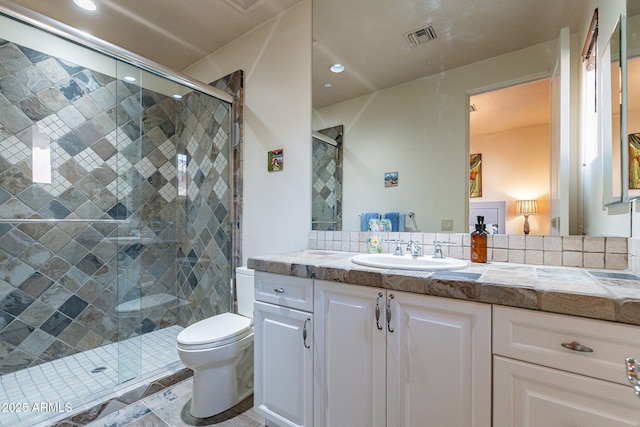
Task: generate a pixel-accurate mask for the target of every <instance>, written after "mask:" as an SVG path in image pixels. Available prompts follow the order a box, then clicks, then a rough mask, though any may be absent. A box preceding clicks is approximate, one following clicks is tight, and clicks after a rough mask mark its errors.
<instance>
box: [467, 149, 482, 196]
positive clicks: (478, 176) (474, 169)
mask: <svg viewBox="0 0 640 427" xmlns="http://www.w3.org/2000/svg"><path fill="white" fill-rule="evenodd" d="M469 157H470V158H469V197H482V154H471V155H470V156H469Z"/></svg>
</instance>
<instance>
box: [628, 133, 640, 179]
mask: <svg viewBox="0 0 640 427" xmlns="http://www.w3.org/2000/svg"><path fill="white" fill-rule="evenodd" d="M637 189H640V133H632V134H631V135H629V190H637Z"/></svg>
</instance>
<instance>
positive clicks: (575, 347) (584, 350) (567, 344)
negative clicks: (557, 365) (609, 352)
mask: <svg viewBox="0 0 640 427" xmlns="http://www.w3.org/2000/svg"><path fill="white" fill-rule="evenodd" d="M561 345H562V346H563V347H564V348H568V349H569V350H573V351H579V352H581V353H593V349H592V348H589V347H586V346H584V345H582V344H580V343H579V342H578V341H571V342H563V343H562V344H561Z"/></svg>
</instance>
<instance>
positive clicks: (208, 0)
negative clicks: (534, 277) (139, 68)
mask: <svg viewBox="0 0 640 427" xmlns="http://www.w3.org/2000/svg"><path fill="white" fill-rule="evenodd" d="M234 1H235V3H234ZM299 1H300V0H257V1H256V0H94V3H96V6H97V10H96V11H95V12H87V11H85V10H82V9H80V8H79V7H77V6H75V4H74V3H73V1H72V0H14V1H8V0H6V1H5V0H3V1H1V2H0V4H3V5H11V4H14V5H15V4H17V5H21V6H24V7H26V8H28V9H31V10H33V11H36V12H38V13H41V14H43V15H45V16H48V17H50V18H53V19H55V20H57V21H59V22H62V23H64V24H67V25H70V26H72V27H74V28H77V29H79V30H82V31H85V32H87V33H89V34H91V35H93V36H95V37H98V38H99V39H102V40H105V41H108V42H110V43H112V44H114V45H116V46H119V47H121V48H124V49H126V50H128V51H131V52H134V53H136V54H138V55H140V56H142V57H144V58H147V59H150V60H151V61H154V62H157V63H158V64H161V65H163V66H165V67H168V68H170V69H172V70H176V71H181V70H184V69H185V68H187V67H188V66H189V65H192V64H193V63H195V62H197V61H198V60H200V59H202V58H204V57H205V56H207V55H209V54H210V53H212V52H215V51H216V50H218V49H219V48H221V47H222V46H224V45H226V44H228V43H229V42H231V41H232V40H234V39H236V38H238V37H240V36H242V35H243V34H245V33H247V32H249V31H251V30H252V29H253V28H255V27H257V26H258V25H260V24H262V23H264V22H266V21H267V20H269V19H271V18H273V17H274V16H276V15H277V14H279V13H281V12H283V11H285V10H286V9H288V8H290V7H291V6H293V5H294V4H296V3H298V2H299ZM236 3H237V4H236ZM240 5H246V6H247V7H248V12H246V13H245V12H242V11H241V10H240Z"/></svg>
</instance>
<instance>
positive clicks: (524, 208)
mask: <svg viewBox="0 0 640 427" xmlns="http://www.w3.org/2000/svg"><path fill="white" fill-rule="evenodd" d="M516 213H517V214H520V215H531V214H537V213H538V202H537V201H535V200H518V201H516Z"/></svg>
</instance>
